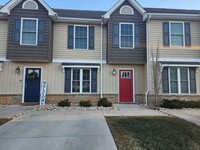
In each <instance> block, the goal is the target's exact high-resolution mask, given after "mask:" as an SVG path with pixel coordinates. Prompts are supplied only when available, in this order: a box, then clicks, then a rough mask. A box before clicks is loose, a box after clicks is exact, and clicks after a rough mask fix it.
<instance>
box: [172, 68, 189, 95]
mask: <svg viewBox="0 0 200 150" xmlns="http://www.w3.org/2000/svg"><path fill="white" fill-rule="evenodd" d="M171 68H176V69H177V81H178V93H172V92H171V76H170V72H171ZM184 68H187V74H188V93H181V72H180V68H178V67H169V68H168V78H169V79H168V84H169V94H181V95H185V94H191V91H190V70H189V68H188V67H184Z"/></svg>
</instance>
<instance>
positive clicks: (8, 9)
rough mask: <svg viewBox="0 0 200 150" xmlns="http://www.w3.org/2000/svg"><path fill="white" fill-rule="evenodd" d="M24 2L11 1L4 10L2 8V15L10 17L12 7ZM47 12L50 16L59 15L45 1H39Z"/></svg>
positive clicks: (18, 0) (0, 10)
mask: <svg viewBox="0 0 200 150" xmlns="http://www.w3.org/2000/svg"><path fill="white" fill-rule="evenodd" d="M21 1H22V0H16V1H15V0H11V1H9V2H8V3H7V4H5V5H4V6H3V7H2V8H0V12H1V13H6V14H8V15H10V11H11V10H12V9H13V8H12V7H11V6H12V5H15V6H16V5H18V4H19V3H20V2H21ZM38 1H39V2H40V3H41V4H42V5H43V6H44V7H45V8H46V9H47V10H48V14H49V16H56V15H57V13H55V12H54V11H53V10H52V9H51V8H50V7H49V6H48V5H47V3H45V2H44V1H43V0H38Z"/></svg>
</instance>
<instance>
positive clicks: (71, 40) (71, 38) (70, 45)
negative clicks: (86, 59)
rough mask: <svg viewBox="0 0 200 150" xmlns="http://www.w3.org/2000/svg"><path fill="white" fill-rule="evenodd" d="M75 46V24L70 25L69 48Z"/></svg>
mask: <svg viewBox="0 0 200 150" xmlns="http://www.w3.org/2000/svg"><path fill="white" fill-rule="evenodd" d="M73 48H74V26H68V49H73Z"/></svg>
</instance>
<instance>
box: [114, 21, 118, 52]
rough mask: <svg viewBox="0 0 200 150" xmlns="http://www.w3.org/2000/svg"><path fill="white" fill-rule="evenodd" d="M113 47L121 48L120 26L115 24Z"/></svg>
mask: <svg viewBox="0 0 200 150" xmlns="http://www.w3.org/2000/svg"><path fill="white" fill-rule="evenodd" d="M113 47H114V48H119V24H113Z"/></svg>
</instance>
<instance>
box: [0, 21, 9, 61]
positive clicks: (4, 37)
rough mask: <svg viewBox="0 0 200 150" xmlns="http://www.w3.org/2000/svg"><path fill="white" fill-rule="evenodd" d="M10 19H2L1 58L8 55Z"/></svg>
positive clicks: (0, 29)
mask: <svg viewBox="0 0 200 150" xmlns="http://www.w3.org/2000/svg"><path fill="white" fill-rule="evenodd" d="M7 35H8V21H5V20H0V58H5V57H6V49H7Z"/></svg>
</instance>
